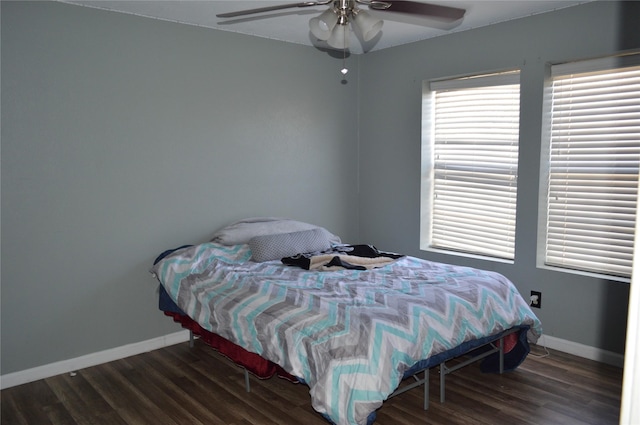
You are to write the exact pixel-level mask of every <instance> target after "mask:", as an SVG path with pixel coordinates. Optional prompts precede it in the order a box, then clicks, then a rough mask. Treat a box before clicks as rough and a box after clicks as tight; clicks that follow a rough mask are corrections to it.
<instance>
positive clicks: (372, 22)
mask: <svg viewBox="0 0 640 425" xmlns="http://www.w3.org/2000/svg"><path fill="white" fill-rule="evenodd" d="M353 23H354V24H355V26H356V27H358V30H360V33H361V34H362V38H363V40H364V41H370V40H372V39H373V38H374V37H375V36H376V35H378V33H379V32H380V30H381V29H382V24H383V22H382V20H381V19H376V18H374V17H373V16H371V15H370V14H369V13H367V12H365V11H364V10H360V9H356V10H354V11H353Z"/></svg>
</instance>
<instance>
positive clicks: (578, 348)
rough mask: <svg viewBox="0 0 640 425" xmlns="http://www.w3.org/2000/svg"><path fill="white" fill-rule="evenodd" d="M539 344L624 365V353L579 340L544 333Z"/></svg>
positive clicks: (612, 363) (591, 358)
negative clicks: (586, 343) (585, 343)
mask: <svg viewBox="0 0 640 425" xmlns="http://www.w3.org/2000/svg"><path fill="white" fill-rule="evenodd" d="M538 345H542V346H545V347H549V348H552V349H554V350H558V351H562V352H563V353H568V354H573V355H574V356H578V357H582V358H585V359H589V360H595V361H597V362H601V363H606V364H608V365H612V366H617V367H622V366H623V365H624V355H622V354H618V353H614V352H613V351H607V350H603V349H601V348H596V347H591V346H590V345H584V344H580V343H578V342H573V341H567V340H566V339H560V338H556V337H553V336H549V335H542V336H541V337H540V339H539V340H538Z"/></svg>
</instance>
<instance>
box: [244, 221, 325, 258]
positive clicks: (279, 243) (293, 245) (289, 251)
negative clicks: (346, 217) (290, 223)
mask: <svg viewBox="0 0 640 425" xmlns="http://www.w3.org/2000/svg"><path fill="white" fill-rule="evenodd" d="M329 234H330V233H329V232H327V231H326V230H325V229H312V230H302V231H300V232H292V233H278V234H274V235H261V236H255V237H253V238H251V240H250V241H249V248H251V254H252V257H251V259H252V260H253V261H257V262H259V263H261V262H263V261H271V260H279V259H281V258H284V257H290V256H292V255H296V254H302V253H308V252H316V251H324V250H326V249H329V248H331V242H330V241H329V237H328V235H329Z"/></svg>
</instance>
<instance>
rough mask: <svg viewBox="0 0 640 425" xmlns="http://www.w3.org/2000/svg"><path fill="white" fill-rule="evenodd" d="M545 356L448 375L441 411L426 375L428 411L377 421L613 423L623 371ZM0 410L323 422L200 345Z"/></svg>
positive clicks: (41, 387)
mask: <svg viewBox="0 0 640 425" xmlns="http://www.w3.org/2000/svg"><path fill="white" fill-rule="evenodd" d="M549 351H550V352H551V354H550V356H548V357H546V358H540V357H534V356H529V357H528V358H527V360H526V361H525V362H524V363H523V364H522V365H521V366H520V367H519V368H518V369H517V370H515V371H513V372H508V373H505V374H504V375H494V374H483V373H481V372H480V371H479V368H478V366H477V365H475V364H472V365H470V366H468V367H466V368H464V369H462V370H459V371H457V372H455V373H453V374H452V375H449V376H448V377H447V392H446V399H447V400H446V402H445V403H444V404H441V403H440V402H439V392H438V388H439V387H438V382H439V381H438V379H439V377H438V373H437V370H436V369H432V371H431V374H430V393H431V397H430V407H429V410H427V411H424V410H423V409H422V395H423V392H422V389H421V388H420V389H414V390H411V391H408V392H406V393H404V394H402V395H400V396H398V397H395V398H392V399H390V400H388V401H387V402H385V404H384V405H383V406H382V408H381V409H379V410H378V417H377V420H376V422H375V423H376V424H377V425H391V424H393V425H414V424H447V425H452V424H487V425H488V424H491V425H495V424H505V425H512V424H538V425H548V424H589V425H606V424H618V421H619V405H620V394H621V386H622V369H620V368H616V367H612V366H608V365H604V364H601V363H597V362H594V361H590V360H585V359H582V358H579V357H575V356H571V355H568V354H564V353H561V352H557V351H553V350H549ZM542 353H543V350H542V349H541V347H534V348H533V350H532V354H542ZM1 406H2V410H1V415H2V416H1V417H0V418H1V422H2V424H3V425H13V424H16V425H17V424H29V425H32V424H36V425H45V424H65V425H75V424H100V425H102V424H152V425H158V424H162V425H164V424H178V425H185V424H214V425H217V424H225V425H249V424H274V425H276V424H277V425H287V424H291V425H293V424H295V425H298V424H305V425H316V424H317V425H326V424H327V422H326V421H325V420H324V419H323V418H322V417H321V416H320V415H318V414H317V413H315V411H314V410H313V409H312V407H311V403H310V398H309V393H308V388H307V387H306V386H304V385H301V384H292V383H290V382H288V381H284V380H282V379H279V378H272V379H269V380H265V381H261V380H258V379H256V378H254V377H252V378H251V393H246V392H245V387H244V374H243V371H242V369H240V368H239V367H237V366H235V365H233V364H232V363H231V362H230V361H229V360H227V359H226V358H224V357H223V356H221V355H219V354H218V353H216V352H215V351H213V350H212V349H211V348H209V347H208V346H206V345H205V344H203V343H201V342H199V341H196V344H195V347H194V348H192V349H190V348H189V346H188V344H186V343H185V344H179V345H175V346H171V347H167V348H164V349H161V350H157V351H153V352H149V353H145V354H141V355H137V356H133V357H129V358H126V359H123V360H118V361H114V362H111V363H107V364H103V365H99V366H95V367H91V368H87V369H83V370H79V371H78V372H77V373H75V376H72V374H65V375H60V376H55V377H52V378H48V379H44V380H40V381H37V382H33V383H29V384H25V385H21V386H17V387H13V388H8V389H5V390H3V391H2V392H1Z"/></svg>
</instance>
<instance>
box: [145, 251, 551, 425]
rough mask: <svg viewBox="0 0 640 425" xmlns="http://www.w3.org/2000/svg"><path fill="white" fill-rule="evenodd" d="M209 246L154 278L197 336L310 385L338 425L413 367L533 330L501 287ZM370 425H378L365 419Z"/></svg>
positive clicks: (405, 263) (428, 271) (407, 264)
mask: <svg viewBox="0 0 640 425" xmlns="http://www.w3.org/2000/svg"><path fill="white" fill-rule="evenodd" d="M250 258H251V251H250V249H249V246H248V245H245V244H243V245H233V246H223V245H219V244H216V243H205V244H201V245H196V246H193V247H189V248H185V249H181V250H178V251H176V252H174V253H173V254H171V255H169V256H167V257H166V258H164V259H163V260H162V261H160V262H158V263H157V264H156V265H154V267H153V268H152V269H151V272H152V273H153V274H155V275H156V276H157V277H158V279H159V280H160V282H161V284H162V285H163V286H164V288H165V289H166V291H167V292H168V293H169V295H170V296H171V298H172V299H173V300H174V301H175V302H176V304H177V305H178V306H179V307H180V308H181V309H182V310H183V311H184V312H186V313H187V314H188V315H189V316H190V317H191V318H192V319H194V320H195V321H196V322H198V323H199V324H200V325H201V326H202V327H203V328H205V329H206V330H208V331H210V332H214V333H216V334H218V335H220V336H222V337H224V338H226V339H228V340H230V341H231V342H233V343H235V344H237V345H239V346H241V347H243V348H245V349H247V350H248V351H251V352H254V353H257V354H259V355H260V356H262V357H264V358H266V359H267V360H271V361H272V362H274V363H277V364H279V365H280V366H282V367H283V368H284V369H285V370H286V371H288V372H289V373H291V374H292V375H294V376H296V377H299V378H301V379H302V380H304V382H305V383H306V384H308V385H309V388H310V394H311V400H312V405H313V407H314V409H316V410H317V411H318V412H320V413H321V414H323V415H324V416H325V417H326V418H328V419H329V420H330V421H332V422H334V423H335V424H338V425H342V424H366V423H367V421H368V420H371V415H372V413H373V412H375V410H376V409H377V408H379V407H380V406H381V405H382V402H383V401H384V400H385V399H386V398H387V397H388V396H389V395H390V394H391V393H392V392H393V391H394V390H395V389H396V388H397V387H398V385H399V383H400V381H401V380H402V378H403V375H404V373H405V371H407V370H408V369H409V368H411V366H413V365H414V364H416V362H418V361H420V360H423V359H428V358H430V357H432V356H435V355H437V354H439V353H443V352H446V351H447V350H451V349H453V348H454V347H457V346H460V345H461V344H463V343H465V342H467V341H472V340H476V339H480V338H483V337H487V336H489V335H495V334H498V333H500V332H501V331H504V330H507V329H510V328H512V327H514V326H526V327H529V339H530V340H531V339H533V340H536V339H537V338H538V336H539V335H540V333H541V328H540V322H539V321H538V319H537V318H536V316H535V315H534V314H533V312H532V311H531V309H530V308H529V306H528V305H527V303H526V302H525V301H524V300H523V299H522V297H521V296H520V295H519V293H518V291H517V289H516V288H515V287H514V285H513V284H512V283H511V282H510V281H509V280H507V279H506V278H505V277H504V276H502V275H500V274H498V273H494V272H489V271H483V270H478V269H473V268H468V267H460V266H453V265H447V264H442V263H435V262H430V261H425V260H421V259H418V258H414V257H402V258H400V259H398V260H396V261H395V262H393V263H391V264H389V265H387V266H384V267H382V268H379V269H375V270H340V271H330V272H318V271H308V270H304V269H300V268H296V267H290V266H285V265H283V264H282V263H281V262H279V261H268V262H264V263H256V262H253V261H250ZM373 417H375V414H373Z"/></svg>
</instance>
